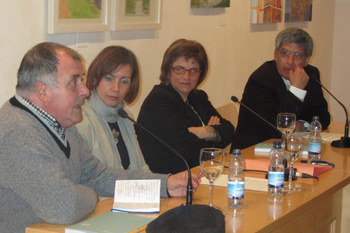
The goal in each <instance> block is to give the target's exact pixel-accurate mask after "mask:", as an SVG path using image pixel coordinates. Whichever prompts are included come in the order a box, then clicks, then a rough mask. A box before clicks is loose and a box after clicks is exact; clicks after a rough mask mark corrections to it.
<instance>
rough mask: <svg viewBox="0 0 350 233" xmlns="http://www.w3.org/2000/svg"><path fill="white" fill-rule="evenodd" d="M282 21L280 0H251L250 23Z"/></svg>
mask: <svg viewBox="0 0 350 233" xmlns="http://www.w3.org/2000/svg"><path fill="white" fill-rule="evenodd" d="M281 21H282V6H281V0H251V18H250V22H251V23H252V24H263V23H280V22H281Z"/></svg>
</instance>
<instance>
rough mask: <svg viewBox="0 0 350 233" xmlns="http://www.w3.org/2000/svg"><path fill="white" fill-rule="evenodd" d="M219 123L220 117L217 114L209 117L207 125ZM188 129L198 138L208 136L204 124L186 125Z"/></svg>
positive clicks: (208, 133)
mask: <svg viewBox="0 0 350 233" xmlns="http://www.w3.org/2000/svg"><path fill="white" fill-rule="evenodd" d="M210 125H220V118H219V117H217V116H212V117H210V119H209V122H208V125H207V126H210ZM188 131H189V132H191V133H193V134H195V135H196V136H197V137H198V138H200V139H207V138H210V136H211V135H210V132H209V131H208V129H207V128H206V127H205V126H199V127H188Z"/></svg>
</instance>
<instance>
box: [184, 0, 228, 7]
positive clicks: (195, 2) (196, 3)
mask: <svg viewBox="0 0 350 233" xmlns="http://www.w3.org/2000/svg"><path fill="white" fill-rule="evenodd" d="M221 7H230V0H211V1H209V0H191V8H221Z"/></svg>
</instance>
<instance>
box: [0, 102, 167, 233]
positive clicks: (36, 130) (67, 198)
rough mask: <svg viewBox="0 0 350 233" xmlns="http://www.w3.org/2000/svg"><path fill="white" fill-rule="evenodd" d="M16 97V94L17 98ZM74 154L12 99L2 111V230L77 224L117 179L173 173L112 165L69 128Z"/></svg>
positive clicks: (164, 178) (4, 232)
mask: <svg viewBox="0 0 350 233" xmlns="http://www.w3.org/2000/svg"><path fill="white" fill-rule="evenodd" d="M12 100H14V98H12ZM66 138H67V140H68V142H69V144H70V157H69V159H67V157H66V155H65V154H64V153H63V151H62V150H61V149H60V147H59V146H58V144H57V142H56V141H55V140H54V138H53V137H52V136H51V134H50V133H49V132H48V130H47V129H46V128H45V127H44V126H43V125H42V124H41V123H40V122H39V120H38V119H37V118H35V117H34V116H33V115H32V114H30V113H28V112H26V111H24V110H22V109H21V108H18V107H15V106H13V105H12V104H11V103H10V102H7V103H5V104H4V106H2V108H1V109H0V206H1V211H0V232H1V233H7V232H11V233H13V232H24V231H25V228H26V227H27V226H29V225H32V224H35V223H38V222H48V223H54V224H72V223H75V222H77V221H78V220H80V219H81V218H83V217H84V216H86V215H87V214H89V213H90V212H92V211H93V210H94V208H95V205H96V203H97V202H98V195H101V196H113V193H114V184H115V180H116V179H121V180H122V179H148V178H150V179H161V184H162V185H161V196H163V197H164V196H167V190H166V185H167V183H166V181H167V178H168V176H167V175H159V174H152V173H143V172H137V171H132V172H129V171H125V170H117V169H115V168H111V167H106V166H105V165H103V164H102V163H100V162H99V160H98V159H97V158H96V157H94V156H93V155H92V154H91V153H90V151H89V149H88V147H87V146H86V145H85V144H84V143H83V141H82V139H81V136H80V135H79V133H78V131H77V129H76V127H75V126H73V127H71V128H69V129H67V131H66Z"/></svg>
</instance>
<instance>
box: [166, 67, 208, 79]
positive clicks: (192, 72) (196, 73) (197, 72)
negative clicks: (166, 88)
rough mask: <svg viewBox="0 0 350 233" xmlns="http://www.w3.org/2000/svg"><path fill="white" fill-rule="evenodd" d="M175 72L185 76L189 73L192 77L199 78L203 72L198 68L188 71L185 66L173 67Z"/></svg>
mask: <svg viewBox="0 0 350 233" xmlns="http://www.w3.org/2000/svg"><path fill="white" fill-rule="evenodd" d="M172 69H173V71H174V72H175V74H181V75H182V74H185V73H186V72H187V71H188V73H189V74H190V76H193V77H197V76H199V75H200V73H201V72H202V71H201V70H200V69H198V68H191V69H186V68H185V67H183V66H175V67H172Z"/></svg>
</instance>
